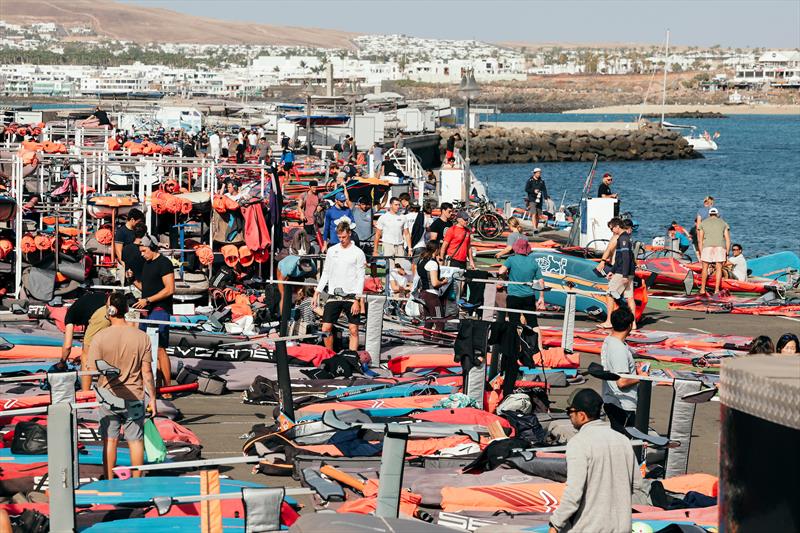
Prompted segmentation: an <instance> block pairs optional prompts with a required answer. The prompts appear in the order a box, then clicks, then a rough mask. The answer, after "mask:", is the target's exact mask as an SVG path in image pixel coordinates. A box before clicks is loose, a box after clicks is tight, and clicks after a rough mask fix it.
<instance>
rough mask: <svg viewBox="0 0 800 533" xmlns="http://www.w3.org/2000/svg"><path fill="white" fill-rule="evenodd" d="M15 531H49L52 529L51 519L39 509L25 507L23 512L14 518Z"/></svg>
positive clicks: (43, 532)
mask: <svg viewBox="0 0 800 533" xmlns="http://www.w3.org/2000/svg"><path fill="white" fill-rule="evenodd" d="M11 527H12V531H14V533H47V532H48V531H50V519H49V518H47V516H46V515H43V514H42V513H40V512H39V511H36V510H33V509H25V510H24V511H22V514H20V515H19V516H15V517H14V518H12V522H11Z"/></svg>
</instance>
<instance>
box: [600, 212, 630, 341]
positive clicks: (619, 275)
mask: <svg viewBox="0 0 800 533" xmlns="http://www.w3.org/2000/svg"><path fill="white" fill-rule="evenodd" d="M628 226H630V228H628ZM608 229H610V230H611V234H612V235H611V240H609V241H608V246H607V247H606V250H605V251H604V252H603V256H602V257H601V258H600V263H598V265H597V271H598V272H600V274H601V275H604V276H606V278H607V279H608V292H607V295H606V321H605V322H603V323H602V324H600V326H599V327H600V328H603V329H609V328H611V314H612V313H613V312H614V309H615V308H616V307H617V301H619V300H620V299H621V298H625V300H626V301H627V304H628V307H629V308H630V309H631V311H633V310H635V309H636V300H635V299H634V296H633V279H634V276H635V274H636V256H635V254H634V252H633V242H632V241H631V234H630V232H629V231H628V229H630V230H632V229H633V224H632V223H630V221H629V220H621V219H619V218H617V217H614V218H612V219H611V220H609V221H608ZM612 256H613V258H614V260H613V261H612V260H611V259H610V258H611V257H612ZM608 263H611V268H610V271H608V272H607V271H606V270H607V266H606V265H607V264H608ZM633 329H636V323H635V322H634V324H633Z"/></svg>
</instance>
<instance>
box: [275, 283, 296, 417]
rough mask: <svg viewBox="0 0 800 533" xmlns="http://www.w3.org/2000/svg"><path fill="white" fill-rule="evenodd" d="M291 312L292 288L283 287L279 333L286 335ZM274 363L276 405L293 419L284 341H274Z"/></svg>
mask: <svg viewBox="0 0 800 533" xmlns="http://www.w3.org/2000/svg"><path fill="white" fill-rule="evenodd" d="M291 312H292V289H291V287H286V288H284V289H283V300H282V301H281V325H280V329H279V333H278V334H279V335H280V336H281V337H286V335H287V333H288V331H289V315H290V314H291ZM275 364H276V365H277V366H278V388H279V395H278V396H279V397H278V406H279V407H280V411H281V412H282V413H283V414H284V415H286V416H287V417H288V418H289V419H291V420H292V421H294V400H293V399H292V378H291V376H290V375H289V356H288V354H287V353H286V341H285V340H282V341H277V342H276V343H275Z"/></svg>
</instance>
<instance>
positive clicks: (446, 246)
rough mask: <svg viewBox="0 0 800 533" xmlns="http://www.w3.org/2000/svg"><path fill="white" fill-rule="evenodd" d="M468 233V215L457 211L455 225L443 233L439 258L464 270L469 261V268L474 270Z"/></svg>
mask: <svg viewBox="0 0 800 533" xmlns="http://www.w3.org/2000/svg"><path fill="white" fill-rule="evenodd" d="M470 233H471V231H470V229H469V215H467V213H466V212H465V211H459V213H458V215H456V225H455V226H453V227H452V228H450V229H448V230H447V232H446V233H445V234H444V241H442V247H441V248H440V249H439V260H440V261H444V260H445V258H446V259H448V263H447V264H448V265H449V266H454V267H458V268H463V269H465V270H466V268H467V263H469V268H470V269H472V270H475V259H474V258H473V250H472V240H471V238H470Z"/></svg>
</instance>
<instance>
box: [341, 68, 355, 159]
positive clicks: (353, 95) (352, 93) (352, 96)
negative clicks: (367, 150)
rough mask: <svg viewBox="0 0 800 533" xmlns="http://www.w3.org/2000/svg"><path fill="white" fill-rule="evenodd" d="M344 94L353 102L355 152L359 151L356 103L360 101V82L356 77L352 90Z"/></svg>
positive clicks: (352, 117) (352, 82)
mask: <svg viewBox="0 0 800 533" xmlns="http://www.w3.org/2000/svg"><path fill="white" fill-rule="evenodd" d="M344 96H347V97H350V98H351V99H352V100H351V103H352V110H351V111H350V113H351V114H350V120H351V121H352V124H353V154H357V153H358V144H357V143H356V103H357V102H358V82H357V81H356V80H355V79H354V80H352V81H351V82H350V90H349V91H347V92H346V93H344Z"/></svg>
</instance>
